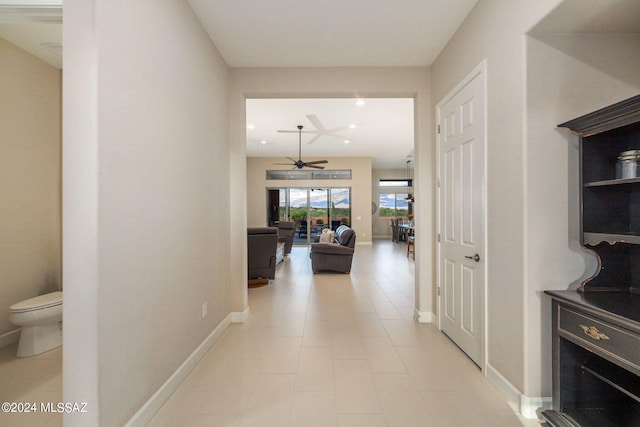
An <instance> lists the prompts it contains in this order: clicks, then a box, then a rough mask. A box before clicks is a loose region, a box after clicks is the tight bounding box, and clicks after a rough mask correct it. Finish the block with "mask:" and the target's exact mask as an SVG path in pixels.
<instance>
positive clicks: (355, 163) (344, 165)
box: [247, 157, 372, 244]
mask: <svg viewBox="0 0 640 427" xmlns="http://www.w3.org/2000/svg"><path fill="white" fill-rule="evenodd" d="M323 159H326V160H329V163H328V164H327V169H351V178H352V179H350V180H322V181H310V180H289V181H280V180H273V181H271V180H270V181H267V180H266V174H265V171H266V170H267V169H271V170H277V169H290V168H288V167H287V166H279V165H273V163H274V162H282V159H281V158H272V157H249V158H247V225H248V226H249V227H264V226H266V225H267V190H266V189H267V188H284V187H296V188H317V187H333V188H351V227H352V228H353V229H354V230H355V232H356V233H357V240H356V241H357V243H358V244H362V243H371V238H372V235H371V199H370V198H369V192H368V191H367V190H368V189H369V188H371V159H370V158H368V157H349V158H342V157H323ZM305 160H307V161H311V160H320V159H319V158H318V159H315V158H313V157H309V158H305Z"/></svg>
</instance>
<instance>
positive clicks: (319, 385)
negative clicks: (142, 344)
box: [148, 241, 540, 427]
mask: <svg viewBox="0 0 640 427" xmlns="http://www.w3.org/2000/svg"><path fill="white" fill-rule="evenodd" d="M413 269H414V261H413V260H411V259H408V258H407V257H406V247H405V246H404V245H402V244H401V245H396V244H393V243H391V242H387V241H376V242H375V243H374V244H373V245H372V246H364V245H362V246H357V248H356V257H355V259H354V265H353V270H352V272H351V274H350V275H344V274H318V275H313V274H312V273H311V266H310V261H309V252H308V248H305V247H295V248H294V251H293V253H292V254H291V255H290V256H289V257H287V258H286V259H285V262H284V264H281V265H280V266H279V267H278V270H277V272H276V279H275V280H273V281H272V282H271V283H270V284H269V285H268V286H264V287H261V288H254V289H250V290H249V305H250V308H251V317H250V319H249V321H248V322H247V323H244V324H232V325H231V326H230V327H229V328H228V329H227V330H226V331H225V333H224V335H223V336H222V337H221V338H220V340H219V341H218V342H217V343H216V344H214V346H213V347H212V349H211V350H210V351H209V352H208V353H207V355H206V356H205V357H204V358H203V359H202V360H201V361H200V363H199V364H198V365H197V366H196V368H195V369H194V370H193V371H192V372H191V374H190V375H189V376H188V377H187V378H186V379H185V381H184V382H183V383H182V384H181V385H180V387H179V389H178V390H177V391H176V392H175V393H174V394H173V396H172V397H171V398H170V399H169V400H168V401H167V402H166V403H165V404H164V406H163V407H162V408H161V409H160V411H159V412H158V413H157V414H156V415H155V417H154V418H153V419H152V420H151V422H150V423H149V424H148V425H149V426H151V427H164V426H167V427H169V426H171V427H173V426H192V427H204V426H207V427H216V426H225V427H226V426H229V427H230V426H242V427H244V426H260V427H265V426H290V427H296V426H304V427H309V426H318V427H320V426H367V427H371V426H402V427H407V426H422V427H430V426H434V427H484V426H500V427H539V426H540V425H539V424H538V422H537V421H534V420H525V419H523V418H521V417H520V416H519V415H517V414H515V413H514V412H513V410H512V409H511V408H510V407H509V405H507V403H506V401H505V399H504V398H503V397H502V396H501V395H500V393H499V392H498V391H497V390H496V389H495V388H494V387H493V386H492V385H491V384H490V383H489V382H488V381H487V380H486V379H485V378H484V377H483V376H482V375H481V372H480V370H479V369H478V367H477V366H475V365H474V364H473V363H472V362H471V361H470V360H469V359H468V358H467V357H466V356H465V355H464V354H463V353H462V352H460V350H459V349H458V348H457V347H456V346H455V345H454V344H453V343H452V342H451V341H449V339H448V338H447V337H446V336H444V335H443V334H441V333H440V332H439V331H438V330H437V329H436V328H435V327H434V326H433V325H432V324H418V323H416V322H415V321H414V320H413V303H412V301H413V298H414V289H413V273H414V270H413Z"/></svg>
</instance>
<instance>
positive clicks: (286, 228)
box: [278, 221, 296, 255]
mask: <svg viewBox="0 0 640 427" xmlns="http://www.w3.org/2000/svg"><path fill="white" fill-rule="evenodd" d="M295 235H296V223H295V222H291V221H280V222H279V223H278V242H283V243H284V254H285V255H289V254H290V253H291V248H292V247H293V238H294V237H295Z"/></svg>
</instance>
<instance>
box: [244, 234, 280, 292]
mask: <svg viewBox="0 0 640 427" xmlns="http://www.w3.org/2000/svg"><path fill="white" fill-rule="evenodd" d="M277 246H278V229H277V228H276V227H249V228H247V267H248V279H249V280H250V281H251V280H254V279H263V280H267V281H268V279H275V277H276V248H277Z"/></svg>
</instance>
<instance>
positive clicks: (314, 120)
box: [278, 114, 349, 144]
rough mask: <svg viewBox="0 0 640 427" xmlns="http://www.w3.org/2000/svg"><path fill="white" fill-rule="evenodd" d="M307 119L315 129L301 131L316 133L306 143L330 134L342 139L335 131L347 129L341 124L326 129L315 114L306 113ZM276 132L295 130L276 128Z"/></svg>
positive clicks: (311, 142)
mask: <svg viewBox="0 0 640 427" xmlns="http://www.w3.org/2000/svg"><path fill="white" fill-rule="evenodd" d="M307 119H309V121H310V122H311V124H312V125H313V126H314V127H315V130H305V131H303V133H315V134H316V135H315V136H314V137H313V138H311V139H310V140H309V141H308V142H307V144H313V143H314V142H315V141H316V140H317V139H318V138H320V137H322V136H331V137H333V138H338V139H344V137H343V136H342V135H339V134H337V133H336V132H339V131H342V130H346V129H349V127H348V126H343V127H338V128H333V129H327V128H326V127H325V126H324V125H323V124H322V122H321V121H320V119H319V118H318V116H316V115H315V114H307ZM278 132H282V133H292V132H295V130H278Z"/></svg>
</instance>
